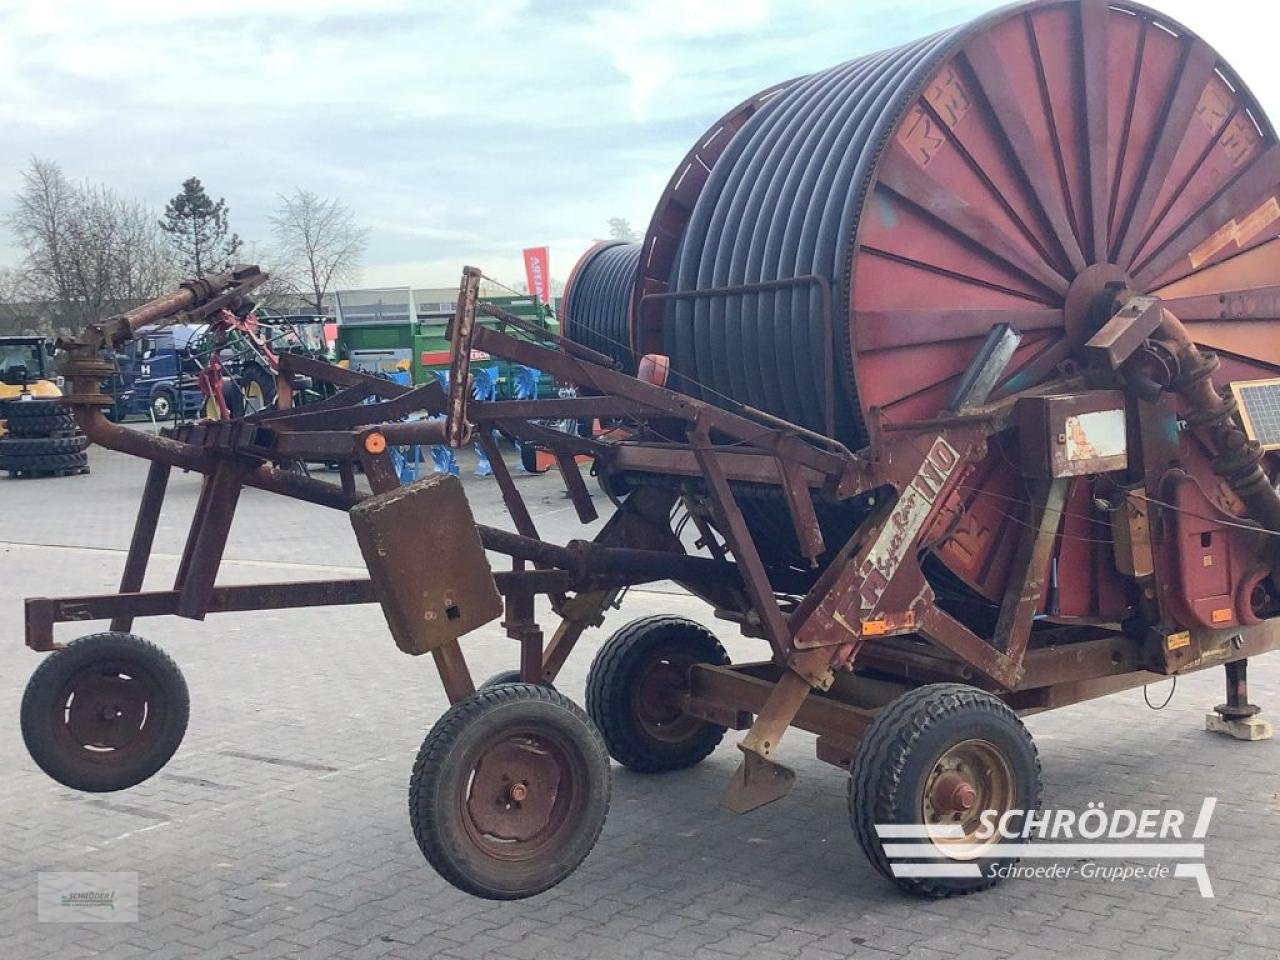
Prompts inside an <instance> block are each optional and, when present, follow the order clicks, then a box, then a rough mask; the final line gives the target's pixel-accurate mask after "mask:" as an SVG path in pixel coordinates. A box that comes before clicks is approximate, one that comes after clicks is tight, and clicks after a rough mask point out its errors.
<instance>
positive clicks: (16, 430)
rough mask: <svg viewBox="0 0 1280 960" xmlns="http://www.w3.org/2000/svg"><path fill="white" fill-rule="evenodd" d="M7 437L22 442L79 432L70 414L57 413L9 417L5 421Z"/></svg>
mask: <svg viewBox="0 0 1280 960" xmlns="http://www.w3.org/2000/svg"><path fill="white" fill-rule="evenodd" d="M5 428H6V429H7V430H8V431H9V436H11V437H14V438H16V439H22V440H36V439H42V438H46V437H54V436H65V435H74V434H75V433H77V432H78V431H79V427H77V426H76V420H75V417H73V416H71V414H69V413H66V414H63V413H58V414H51V415H49V416H47V417H24V418H21V419H19V418H16V417H11V418H9V419H8V420H6V421H5Z"/></svg>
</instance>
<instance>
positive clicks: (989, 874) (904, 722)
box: [849, 683, 1041, 899]
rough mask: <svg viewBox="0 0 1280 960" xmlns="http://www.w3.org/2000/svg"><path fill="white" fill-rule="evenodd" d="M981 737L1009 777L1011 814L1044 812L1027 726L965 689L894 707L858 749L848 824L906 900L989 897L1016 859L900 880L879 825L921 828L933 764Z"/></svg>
mask: <svg viewBox="0 0 1280 960" xmlns="http://www.w3.org/2000/svg"><path fill="white" fill-rule="evenodd" d="M976 737H981V738H982V739H986V740H988V741H990V742H992V743H993V744H994V745H996V746H997V747H999V748H1001V752H1002V753H1004V755H1005V757H1006V758H1007V759H1008V760H1009V764H1010V767H1011V769H1012V773H1013V777H1014V781H1015V790H1016V793H1017V796H1016V798H1015V802H1014V806H1015V807H1018V808H1020V809H1024V810H1039V809H1040V790H1041V777H1040V755H1039V752H1038V751H1037V750H1036V745H1035V742H1034V741H1033V740H1032V739H1031V734H1030V733H1029V732H1028V730H1027V728H1026V726H1025V725H1024V724H1023V723H1022V721H1021V720H1020V719H1019V718H1018V715H1017V714H1016V713H1014V712H1013V711H1012V710H1011V709H1009V707H1008V706H1007V705H1006V704H1005V703H1004V701H1002V700H1000V699H999V698H997V697H995V696H992V695H991V694H989V693H987V692H986V691H984V690H979V689H977V688H976V687H971V686H968V685H966V684H963V683H933V684H927V685H925V686H923V687H917V688H916V689H915V690H911V691H909V692H907V693H904V694H903V695H902V696H900V697H898V699H896V700H894V701H893V702H892V703H890V704H889V705H888V706H886V707H885V708H884V709H882V710H881V711H880V712H879V713H878V714H877V715H876V718H875V720H874V721H872V723H871V726H870V727H869V728H868V729H867V732H866V735H865V736H864V737H863V738H862V741H861V743H859V745H858V750H857V753H856V754H855V755H854V759H853V764H852V768H851V773H852V776H851V777H850V778H849V820H850V822H851V823H852V825H853V832H854V835H855V836H856V837H857V839H858V846H860V847H861V848H862V852H863V853H864V854H866V857H867V859H868V860H870V861H871V865H872V866H874V867H875V868H876V870H877V871H878V872H879V873H880V874H881V875H883V876H884V877H887V878H888V879H890V880H893V881H894V882H895V883H897V884H898V886H899V887H901V888H902V889H903V890H906V891H907V892H908V893H912V894H915V895H917V896H921V897H927V898H931V899H941V898H944V897H952V896H958V895H963V894H969V893H977V892H978V891H979V890H986V889H987V888H989V887H993V886H995V885H996V884H997V883H999V882H1000V877H999V875H998V873H997V872H996V871H994V870H993V868H994V867H997V866H1003V865H1006V864H1012V863H1016V862H1017V861H1016V858H1005V859H1001V860H991V859H985V860H980V861H978V862H979V863H980V864H981V865H982V869H983V875H982V876H981V877H979V878H972V877H968V878H966V877H944V878H935V877H895V876H894V875H893V870H892V867H891V866H890V863H889V860H888V858H887V857H886V856H885V854H884V849H883V847H882V846H881V841H880V838H879V837H878V836H877V835H876V824H878V823H880V824H885V823H892V824H918V823H919V822H920V808H919V803H920V794H921V792H922V791H923V789H924V783H925V780H926V778H927V777H928V775H929V772H930V771H931V770H932V769H933V766H934V763H935V761H936V760H937V759H938V757H939V756H940V755H941V754H942V753H943V752H944V751H945V750H946V749H948V748H949V747H951V746H953V745H954V744H956V743H960V742H962V741H964V740H969V739H973V738H976Z"/></svg>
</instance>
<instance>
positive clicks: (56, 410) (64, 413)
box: [0, 397, 71, 420]
mask: <svg viewBox="0 0 1280 960" xmlns="http://www.w3.org/2000/svg"><path fill="white" fill-rule="evenodd" d="M69 416H71V407H70V406H68V405H67V404H66V403H65V402H64V401H62V400H60V399H58V398H57V397H40V398H38V399H33V400H6V401H5V402H4V403H3V404H0V418H3V419H5V420H29V419H32V418H38V417H69Z"/></svg>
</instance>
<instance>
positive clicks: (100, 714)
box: [64, 676, 147, 750]
mask: <svg viewBox="0 0 1280 960" xmlns="http://www.w3.org/2000/svg"><path fill="white" fill-rule="evenodd" d="M142 687H143V684H141V683H140V682H139V681H137V680H135V679H132V678H129V677H124V676H90V677H86V678H83V679H80V680H78V681H77V682H75V683H74V685H73V686H72V695H71V697H70V701H71V702H70V704H69V705H67V706H66V707H65V708H64V709H65V721H66V726H67V730H68V732H69V733H70V734H71V736H72V737H73V738H74V739H75V741H76V742H77V743H79V744H80V745H81V746H84V747H91V748H100V749H113V750H118V749H121V748H123V747H126V746H128V745H129V744H130V743H131V742H132V741H133V740H134V739H135V738H137V737H138V736H139V735H140V734H141V732H142V728H143V725H144V723H145V720H146V714H147V695H146V692H145V691H144V690H143V689H142Z"/></svg>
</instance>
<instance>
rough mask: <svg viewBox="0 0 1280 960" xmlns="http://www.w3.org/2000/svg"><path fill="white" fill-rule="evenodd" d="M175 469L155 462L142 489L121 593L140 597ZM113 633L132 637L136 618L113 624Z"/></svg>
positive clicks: (124, 616) (127, 617)
mask: <svg viewBox="0 0 1280 960" xmlns="http://www.w3.org/2000/svg"><path fill="white" fill-rule="evenodd" d="M171 469H172V468H171V467H170V466H169V465H168V464H167V463H161V462H160V461H158V460H152V461H151V467H150V469H149V470H148V471H147V482H146V485H145V486H144V487H143V488H142V502H141V503H139V504H138V519H137V520H136V521H135V522H134V525H133V539H132V540H130V541H129V554H128V556H127V557H126V558H125V561H124V573H123V574H122V575H121V577H120V592H121V593H137V592H138V591H139V590H141V589H142V584H143V581H144V580H145V579H146V576H147V561H148V560H150V559H151V547H152V544H154V543H155V539H156V525H157V524H158V523H159V522H160V510H161V508H162V507H163V506H164V495H165V491H166V490H167V489H168V486H169V472H170V470H171ZM111 629H112V630H114V631H116V632H117V633H128V632H129V631H130V630H132V629H133V617H132V616H130V615H128V614H121V615H120V616H118V617H113V618H112V620H111Z"/></svg>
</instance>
